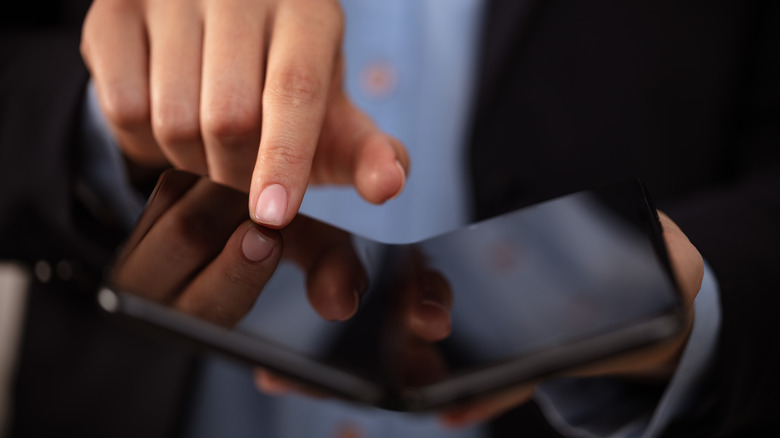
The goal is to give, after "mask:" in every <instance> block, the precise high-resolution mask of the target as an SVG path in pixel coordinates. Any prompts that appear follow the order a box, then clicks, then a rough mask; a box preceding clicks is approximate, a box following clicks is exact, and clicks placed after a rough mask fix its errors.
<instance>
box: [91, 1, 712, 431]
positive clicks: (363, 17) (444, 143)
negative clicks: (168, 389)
mask: <svg viewBox="0 0 780 438" xmlns="http://www.w3.org/2000/svg"><path fill="white" fill-rule="evenodd" d="M342 4H343V6H344V9H345V15H346V25H347V28H346V32H345V42H344V52H345V62H346V64H345V68H346V84H345V86H346V89H347V92H348V93H349V95H350V96H351V97H352V99H353V100H354V102H355V103H356V104H357V105H358V106H359V107H360V108H362V109H364V110H365V111H366V112H367V113H368V114H369V115H371V116H372V117H373V118H374V120H375V121H376V122H377V124H378V125H379V126H380V127H381V128H383V129H384V130H385V131H386V132H388V133H390V134H391V135H394V136H396V137H398V138H399V139H400V140H401V141H402V142H403V143H404V144H405V145H406V146H407V148H408V150H409V153H410V155H411V161H412V171H411V174H410V175H409V178H408V180H407V186H406V189H405V190H404V193H403V194H402V195H401V196H399V197H398V198H397V199H395V200H393V201H390V202H388V203H386V204H385V205H383V206H373V205H370V204H368V203H366V202H365V201H363V200H362V199H360V198H359V196H358V195H357V194H356V193H355V191H354V189H352V188H349V187H344V188H312V189H310V190H309V191H308V192H307V195H306V197H305V199H304V203H303V206H302V211H304V212H306V213H307V214H310V215H312V216H316V217H319V218H321V219H323V220H325V221H327V222H331V223H334V224H336V225H338V226H341V227H343V228H347V229H350V230H353V231H355V232H358V233H360V234H363V235H366V236H369V237H373V238H375V239H378V240H384V241H392V242H400V241H412V240H419V239H422V238H425V237H429V236H431V235H434V234H438V233H441V232H445V231H448V230H451V229H454V228H457V227H459V226H461V225H463V224H465V222H466V221H467V219H468V211H469V208H470V206H469V205H468V199H470V195H469V192H468V190H469V187H468V183H467V182H468V178H467V172H466V167H465V164H466V163H465V161H464V160H465V138H466V136H465V134H466V129H467V128H468V120H469V116H470V114H469V109H470V107H471V102H472V99H473V92H474V90H473V85H472V84H474V83H475V80H474V79H475V73H476V71H475V69H476V62H475V59H476V43H477V41H478V35H479V31H480V29H479V23H480V22H481V14H482V12H483V1H482V0H383V1H380V0H375V1H366V0H343V1H342ZM85 111H86V117H85V118H84V120H85V125H84V132H86V133H88V139H87V143H88V144H91V145H92V146H89V147H88V148H87V151H86V155H85V157H84V158H83V160H84V162H86V163H89V165H88V166H87V168H88V169H92V170H87V171H86V172H87V174H88V175H85V178H86V179H87V180H88V181H91V182H92V185H93V186H94V187H98V188H103V189H105V190H103V189H101V190H98V192H100V193H102V196H104V197H105V198H106V199H105V200H106V202H107V203H109V205H112V207H113V208H115V209H116V210H117V211H118V212H121V214H122V215H124V216H125V217H132V216H133V215H134V213H131V212H132V211H137V210H138V207H139V205H140V203H139V202H138V199H137V198H136V199H133V198H134V197H133V195H131V194H129V191H128V185H127V182H126V181H125V179H124V176H123V174H122V173H121V160H119V159H117V157H118V153H117V151H116V150H115V149H112V148H111V147H107V148H106V147H105V146H106V145H108V146H112V145H111V144H109V143H113V142H112V141H111V139H110V136H108V135H106V134H107V132H108V131H107V129H106V127H105V121H104V120H103V117H102V114H100V111H99V107H98V106H97V105H96V97H95V95H94V90H93V89H92V88H90V94H89V95H88V104H87V105H86V106H85ZM101 129H102V131H101ZM94 145H98V147H95V146H94ZM100 145H103V147H102V148H101V147H100ZM101 162H102V163H106V164H104V165H102V167H104V168H109V169H113V170H115V171H116V173H115V172H110V171H109V172H104V171H101V165H100V163H101ZM103 192H105V193H103ZM112 194H113V195H112ZM117 199H125V200H126V201H127V202H126V205H125V206H122V205H113V204H117ZM120 204H121V203H120ZM270 286H271V285H269V287H270ZM695 311H696V322H695V325H694V331H693V334H692V336H691V342H690V343H689V344H690V345H689V347H688V348H687V349H686V350H685V354H684V356H683V360H682V362H681V364H680V367H679V368H678V370H677V373H676V375H675V377H674V378H673V380H672V382H671V383H670V385H669V386H668V388H667V389H666V391H665V393H664V394H659V395H658V396H657V397H654V398H651V399H650V400H647V399H645V398H641V397H639V398H638V397H635V395H636V394H635V393H633V392H632V391H631V388H626V387H625V385H622V386H621V385H617V384H616V383H615V382H614V381H609V380H608V379H607V380H604V381H599V380H597V379H596V380H594V379H558V380H555V381H552V382H550V383H547V384H544V385H542V387H541V390H540V391H539V393H538V394H537V400H538V401H539V402H540V405H541V406H542V408H543V411H544V412H545V414H546V415H547V416H548V418H549V419H550V420H551V422H552V423H553V425H555V426H556V427H557V428H558V429H559V430H560V431H562V432H564V433H565V434H567V435H571V436H615V437H617V436H621V437H622V436H632V437H638V436H646V437H649V436H654V435H656V434H657V433H658V432H659V431H660V430H662V428H663V426H664V425H665V424H666V423H668V421H669V420H670V419H672V418H674V417H675V416H679V415H682V414H684V412H685V410H686V409H687V408H688V407H689V406H690V403H691V400H695V395H696V382H697V378H698V376H699V375H700V374H701V372H702V370H703V369H705V368H706V364H707V361H708V360H709V357H710V355H711V350H712V347H713V345H714V342H715V339H716V337H717V330H718V327H719V315H720V311H719V308H718V299H717V282H716V281H715V280H714V277H713V276H712V272H711V271H710V270H709V268H707V269H706V271H705V281H704V284H703V286H702V290H701V292H700V293H699V297H698V298H697V300H696V309H695ZM637 400H639V402H636V401H637ZM659 401H660V402H659ZM628 405H630V409H621V410H618V409H616V407H618V406H628ZM618 412H619V414H617V415H616V413H618ZM354 431H357V432H359V433H360V434H361V435H360V436H368V437H398V436H404V437H415V436H419V437H436V436H448V437H456V436H457V437H479V436H485V435H486V431H485V430H484V429H483V427H482V426H474V427H470V428H465V429H459V430H448V429H444V428H443V427H442V426H440V425H439V424H438V422H437V420H436V419H435V418H434V417H433V416H430V415H427V416H419V415H408V414H398V413H394V412H389V411H382V410H378V409H372V408H367V407H361V406H354V405H352V404H347V403H343V402H338V401H322V400H312V399H308V398H306V397H302V396H287V397H276V398H272V397H267V396H264V395H262V394H260V393H259V392H257V391H256V390H255V388H254V386H253V384H252V378H251V374H250V370H248V369H246V368H245V367H242V366H239V365H236V364H234V363H232V362H230V361H228V360H225V359H221V358H218V357H214V358H210V359H208V360H206V361H204V366H203V369H202V372H201V384H200V385H199V387H198V390H197V391H196V393H195V395H194V398H193V401H192V406H191V416H190V422H189V426H188V432H187V436H189V437H193V438H195V437H214V436H230V437H243V436H278V437H299V436H300V437H318V436H323V437H331V436H338V433H339V432H348V433H349V432H354ZM518 432H522V431H518Z"/></svg>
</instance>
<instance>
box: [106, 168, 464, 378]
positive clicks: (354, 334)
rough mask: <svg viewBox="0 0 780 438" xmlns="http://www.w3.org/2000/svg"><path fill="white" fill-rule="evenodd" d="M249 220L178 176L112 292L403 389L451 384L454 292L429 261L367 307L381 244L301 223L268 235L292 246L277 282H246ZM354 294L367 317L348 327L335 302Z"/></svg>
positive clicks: (207, 184) (209, 186) (217, 193)
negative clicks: (448, 364) (446, 352)
mask: <svg viewBox="0 0 780 438" xmlns="http://www.w3.org/2000/svg"><path fill="white" fill-rule="evenodd" d="M247 221H248V216H247V196H246V194H245V193H242V192H239V191H236V190H233V189H231V188H228V187H225V186H222V185H219V184H216V183H214V182H212V181H210V180H208V179H206V178H202V177H198V176H196V175H193V174H189V173H185V172H181V171H169V172H168V173H166V174H165V175H164V176H163V177H162V180H161V183H160V184H159V185H158V187H157V189H156V191H155V193H154V194H153V196H152V197H151V199H150V202H149V204H148V206H147V208H146V210H145V212H144V215H143V216H142V218H141V219H140V221H139V224H138V226H137V227H136V229H135V230H134V232H133V233H132V235H131V237H130V238H129V239H128V241H127V244H126V245H125V246H124V248H123V250H122V252H121V253H120V256H119V257H118V259H117V262H116V263H115V264H114V266H113V269H112V272H111V277H110V278H111V280H110V283H111V284H112V287H113V288H114V289H117V290H121V291H123V292H128V293H132V294H134V295H136V296H139V297H141V298H144V299H146V300H149V301H153V302H155V303H157V304H160V305H164V306H166V307H169V308H171V309H175V310H176V311H179V312H182V313H185V314H188V315H189V316H193V317H196V318H198V319H200V320H203V321H205V322H208V323H211V324H215V325H218V326H220V327H222V328H225V329H237V330H242V331H244V332H251V333H254V334H256V335H258V338H259V339H262V340H263V341H264V342H274V343H276V344H277V345H280V346H284V347H285V348H292V349H294V350H296V351H297V352H300V353H305V354H308V355H310V356H312V357H314V358H316V359H317V360H322V361H326V362H327V363H329V364H331V365H336V366H341V367H344V368H346V369H349V370H350V371H353V372H354V371H359V372H360V373H361V374H362V375H364V376H365V377H370V378H374V379H383V380H387V379H390V376H391V375H393V377H392V379H393V380H397V379H398V377H395V375H396V374H397V371H399V370H400V371H401V373H402V376H400V379H401V380H400V381H398V384H399V385H408V384H409V382H416V384H423V383H429V382H431V381H435V380H438V379H440V378H441V377H442V376H443V375H444V371H443V369H444V362H443V359H441V358H440V357H439V354H438V351H437V349H436V348H437V347H435V346H434V343H435V342H436V341H440V340H442V339H444V338H446V337H447V336H448V335H449V332H450V316H449V305H448V304H447V303H451V302H452V291H451V288H450V286H449V284H448V282H447V280H446V279H445V278H444V277H443V276H442V275H441V274H439V273H437V272H435V271H433V270H431V269H427V268H426V266H425V264H424V259H423V257H422V255H421V254H419V253H416V252H415V254H414V255H413V256H410V257H408V258H406V259H405V260H404V261H403V262H401V263H400V264H399V268H400V271H398V272H397V274H400V275H397V277H394V278H392V279H389V280H388V281H391V283H392V286H391V287H389V288H388V287H383V288H379V289H378V290H377V291H376V292H374V293H372V296H371V298H370V300H369V298H367V297H365V295H366V293H367V291H368V289H369V284H370V283H371V280H370V278H369V272H370V270H369V269H368V266H367V265H369V264H370V263H371V261H370V259H371V255H370V253H371V251H372V250H373V251H381V249H382V248H381V246H382V245H378V244H375V243H373V242H371V241H369V240H367V239H362V238H360V237H357V236H352V235H350V234H349V233H347V232H346V231H344V230H341V229H338V228H336V227H333V226H330V225H328V224H325V223H323V222H320V221H317V220H314V219H312V218H309V217H307V216H304V215H299V216H297V217H296V218H295V219H294V220H293V222H292V223H291V224H290V225H289V226H288V227H286V228H285V229H284V230H282V231H281V233H277V232H275V231H273V230H264V234H265V235H266V237H268V238H270V239H273V240H275V241H276V242H277V243H278V244H279V245H281V246H282V248H283V249H282V254H281V261H280V263H279V265H278V266H277V265H276V264H275V263H273V264H271V266H270V267H259V268H258V269H266V270H268V271H269V272H268V274H267V275H263V274H262V273H261V274H260V275H258V276H255V277H252V279H251V280H254V283H251V284H247V281H250V280H248V279H247V278H237V276H239V275H244V276H246V275H245V274H241V273H240V272H241V270H242V269H241V268H242V266H239V269H235V268H236V265H244V264H245V263H244V262H243V261H242V260H240V258H239V257H237V256H235V255H232V254H230V251H231V250H232V251H234V252H236V253H238V251H237V248H233V247H231V240H235V239H238V238H239V237H240V235H241V228H242V227H244V228H246V226H245V223H246V222H247ZM250 226H251V225H250ZM232 246H234V247H236V246H237V245H232ZM412 252H414V251H412ZM371 267H372V268H374V269H372V270H371V271H373V272H376V271H377V270H378V268H379V267H378V266H376V263H374V264H372V265H371ZM277 269H278V272H275V271H277ZM236 271H237V272H238V273H237V272H236ZM271 274H274V275H271ZM265 289H268V290H270V293H269V294H268V295H269V296H267V297H265V296H263V295H264V290H265ZM355 295H357V296H358V301H359V300H360V299H361V298H362V300H363V303H362V304H363V305H362V306H361V310H360V311H359V312H358V313H359V315H358V316H355V317H353V318H351V321H349V322H348V323H347V322H342V323H337V322H335V321H328V317H327V315H328V314H329V313H330V312H329V308H330V307H332V306H333V302H334V301H339V300H349V299H350V298H352V297H353V296H355ZM261 296H263V299H262V300H259V298H260V297H261ZM304 296H305V297H306V299H307V300H308V303H304V302H302V301H303V300H302V298H303V297H304ZM368 301H372V302H373V303H376V304H371V305H369V304H368ZM356 304H357V302H356ZM377 304H378V305H377ZM250 312H251V313H252V314H251V317H249V318H247V315H248V314H250ZM314 313H316V314H317V315H314ZM280 318H281V319H283V320H284V321H280ZM348 327H352V328H351V329H349V330H347V328H348ZM355 327H357V329H355ZM376 336H379V338H377V337H376ZM378 339H386V340H388V342H385V341H381V340H380V341H378ZM391 339H392V341H390V340H391ZM389 350H392V351H389ZM355 353H358V354H355ZM421 363H424V364H425V366H419V365H420V364H421ZM356 365H357V366H356ZM436 370H439V371H436Z"/></svg>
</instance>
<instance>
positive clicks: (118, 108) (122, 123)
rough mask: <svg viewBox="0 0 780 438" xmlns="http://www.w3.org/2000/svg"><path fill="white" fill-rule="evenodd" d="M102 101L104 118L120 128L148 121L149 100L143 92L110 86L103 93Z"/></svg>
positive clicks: (127, 127)
mask: <svg viewBox="0 0 780 438" xmlns="http://www.w3.org/2000/svg"><path fill="white" fill-rule="evenodd" d="M102 103H103V112H104V113H105V115H106V118H107V119H108V120H109V121H110V122H111V123H112V124H114V125H116V126H118V127H120V128H125V129H132V128H136V127H138V126H140V125H143V124H145V123H149V117H150V114H149V113H150V111H149V101H148V99H147V98H146V96H145V94H144V93H139V92H135V91H128V90H123V89H119V88H112V89H109V90H106V91H105V92H104V93H103V99H102Z"/></svg>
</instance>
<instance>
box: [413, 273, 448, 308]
mask: <svg viewBox="0 0 780 438" xmlns="http://www.w3.org/2000/svg"><path fill="white" fill-rule="evenodd" d="M440 288H441V285H440V284H439V283H438V282H437V281H436V280H435V279H434V278H432V277H431V276H430V275H422V276H421V277H420V303H422V304H424V305H426V306H433V307H435V308H437V309H441V310H444V311H445V312H447V313H449V311H450V303H449V302H448V301H447V300H446V299H445V298H444V296H443V292H442V291H441V289H440Z"/></svg>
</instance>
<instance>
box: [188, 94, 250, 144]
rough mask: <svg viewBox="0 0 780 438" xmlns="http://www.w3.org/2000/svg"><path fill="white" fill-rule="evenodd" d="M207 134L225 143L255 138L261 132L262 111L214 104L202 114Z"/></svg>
mask: <svg viewBox="0 0 780 438" xmlns="http://www.w3.org/2000/svg"><path fill="white" fill-rule="evenodd" d="M201 117H202V120H201V124H202V128H203V131H204V134H205V135H208V136H209V137H211V138H214V139H216V140H217V141H219V142H220V144H223V145H227V146H229V145H232V144H240V143H242V142H245V141H248V140H250V139H252V140H254V139H256V138H257V137H259V134H260V113H259V111H257V110H253V109H249V108H242V107H240V106H239V105H229V104H228V105H224V104H222V105H221V104H214V105H209V109H207V110H205V111H204V112H203V114H202V116H201Z"/></svg>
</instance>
